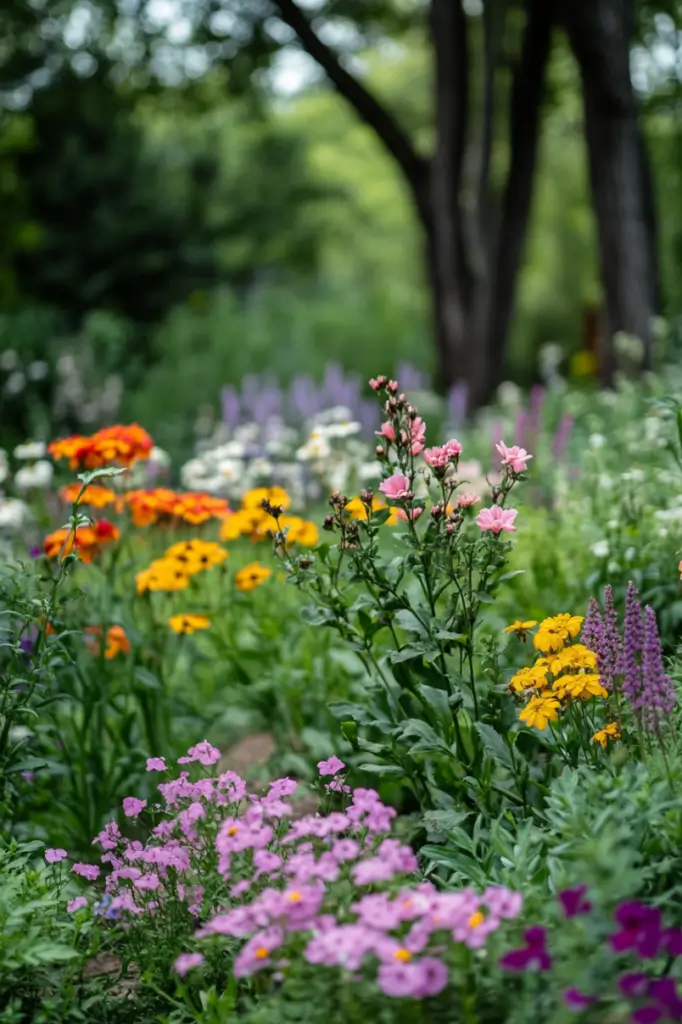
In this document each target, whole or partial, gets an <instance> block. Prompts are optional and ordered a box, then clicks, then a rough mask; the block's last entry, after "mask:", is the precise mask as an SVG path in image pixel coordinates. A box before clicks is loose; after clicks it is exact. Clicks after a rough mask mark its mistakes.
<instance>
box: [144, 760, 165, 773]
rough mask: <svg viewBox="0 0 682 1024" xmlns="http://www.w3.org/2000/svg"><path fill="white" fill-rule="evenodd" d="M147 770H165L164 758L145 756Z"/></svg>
mask: <svg viewBox="0 0 682 1024" xmlns="http://www.w3.org/2000/svg"><path fill="white" fill-rule="evenodd" d="M147 771H148V772H165V771H166V760H165V758H163V757H148V758H147Z"/></svg>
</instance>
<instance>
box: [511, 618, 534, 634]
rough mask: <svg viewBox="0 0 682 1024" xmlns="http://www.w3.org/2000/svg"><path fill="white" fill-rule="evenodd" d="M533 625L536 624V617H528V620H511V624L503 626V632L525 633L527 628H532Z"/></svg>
mask: <svg viewBox="0 0 682 1024" xmlns="http://www.w3.org/2000/svg"><path fill="white" fill-rule="evenodd" d="M533 626H537V620H536V619H530V620H529V621H528V622H519V620H518V619H517V620H516V622H512V624H511V626H505V627H504V631H505V633H525V632H526V630H527V629H532V628H533Z"/></svg>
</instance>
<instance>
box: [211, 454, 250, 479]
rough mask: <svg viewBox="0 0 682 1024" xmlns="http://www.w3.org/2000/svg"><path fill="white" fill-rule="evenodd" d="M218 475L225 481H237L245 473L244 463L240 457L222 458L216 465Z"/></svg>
mask: <svg viewBox="0 0 682 1024" xmlns="http://www.w3.org/2000/svg"><path fill="white" fill-rule="evenodd" d="M216 475H217V476H219V477H220V478H221V479H222V481H223V483H226V484H231V483H235V482H236V481H238V480H240V479H241V477H242V476H243V475H244V465H243V463H242V462H241V460H240V459H220V461H219V462H218V464H217V465H216Z"/></svg>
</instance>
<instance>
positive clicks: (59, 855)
mask: <svg viewBox="0 0 682 1024" xmlns="http://www.w3.org/2000/svg"><path fill="white" fill-rule="evenodd" d="M66 857H68V853H67V852H66V850H54V849H50V850H45V860H46V861H47V863H48V864H59V862H60V860H64V859H65V858H66Z"/></svg>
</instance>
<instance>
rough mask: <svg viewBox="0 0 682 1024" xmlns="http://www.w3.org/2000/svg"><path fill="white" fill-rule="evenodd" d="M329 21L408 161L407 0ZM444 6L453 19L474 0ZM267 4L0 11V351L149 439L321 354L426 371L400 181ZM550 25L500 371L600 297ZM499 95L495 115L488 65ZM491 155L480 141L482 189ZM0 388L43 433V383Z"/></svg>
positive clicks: (643, 82)
mask: <svg viewBox="0 0 682 1024" xmlns="http://www.w3.org/2000/svg"><path fill="white" fill-rule="evenodd" d="M301 6H302V7H304V8H306V10H308V9H310V12H311V15H314V14H315V13H316V5H315V4H308V5H304V4H302V5H301ZM635 7H636V13H637V15H638V35H637V39H636V40H635V42H634V44H633V49H632V52H631V66H632V69H633V71H632V76H633V81H634V84H635V86H636V88H637V90H638V96H639V100H640V104H641V115H642V123H643V127H644V131H645V135H646V139H647V145H648V152H649V157H650V160H651V163H652V167H653V177H654V184H655V194H656V202H657V206H658V222H659V236H660V237H659V259H660V277H661V281H662V294H663V310H662V311H663V312H664V313H665V315H666V316H667V317H669V318H674V317H677V316H679V315H680V314H682V309H681V308H680V305H681V303H682V298H681V295H680V289H679V284H678V282H679V279H680V272H681V271H682V187H681V186H682V180H681V179H682V159H681V158H682V121H681V120H680V118H679V114H678V111H679V103H680V63H681V61H680V46H679V32H678V29H677V27H676V24H677V18H678V15H679V10H678V4H677V3H674V2H666V0H661V2H660V3H643V2H641V3H640V2H638V3H636V4H635ZM337 9H338V11H339V16H338V17H335V16H334V10H332V12H331V15H330V16H329V18H328V25H327V24H326V23H325V24H324V25H323V26H322V27H323V28H327V29H328V33H327V36H328V37H329V38H330V39H331V41H332V43H333V44H334V45H335V46H336V48H337V49H338V50H343V49H344V48H346V49H347V51H348V55H349V56H348V61H349V64H348V66H349V67H350V68H351V69H352V70H353V72H354V74H355V75H356V77H357V78H359V79H360V80H361V81H362V82H363V83H365V85H366V87H367V88H368V89H369V90H371V91H372V92H373V93H375V94H376V95H379V96H381V98H382V102H383V104H384V106H385V107H386V108H387V109H388V110H390V111H394V112H396V113H398V114H399V116H400V120H401V123H402V124H403V126H404V127H405V128H406V129H409V131H410V133H411V136H412V139H413V141H414V144H415V146H416V147H417V149H418V150H419V151H420V152H422V151H423V152H426V151H427V150H429V149H430V148H431V146H432V142H433V139H432V136H433V128H432V122H433V114H432V102H431V96H430V93H431V76H432V68H431V62H430V55H429V52H428V43H427V42H425V37H424V33H423V32H422V31H421V28H422V27H423V26H422V24H421V23H422V21H423V16H424V5H422V4H420V3H417V2H415V3H407V2H406V3H389V2H380V0H372V2H371V3H370V2H369V0H362V2H361V3H358V2H357V0H356V2H355V3H353V2H351V0H345V2H344V3H343V4H338V5H337ZM465 9H466V11H467V14H468V17H470V18H471V19H474V20H475V19H476V18H477V17H479V18H480V15H481V11H482V10H483V5H481V4H476V3H469V4H466V5H465ZM275 13H276V12H275V9H274V7H271V6H270V5H269V3H268V2H267V0H262V2H261V0H258V2H255V0H254V2H252V3H249V4H246V3H238V2H235V0H231V2H225V3H223V4H222V5H221V4H216V3H208V4H200V3H199V4H190V5H187V4H183V3H182V2H181V0H177V2H170V0H169V2H167V3H161V2H160V0H155V2H143V0H139V2H137V0H126V2H124V3H123V2H121V3H119V2H113V0H100V2H95V0H87V2H83V0H31V2H25V0H6V2H5V3H4V4H3V5H2V11H0V39H1V40H2V42H0V207H1V208H2V211H3V215H2V218H0V350H5V351H6V350H10V351H14V352H16V353H17V354H18V356H19V364H20V372H22V373H24V376H25V377H26V372H25V371H26V367H27V366H28V365H29V364H31V365H32V364H34V363H35V362H38V363H42V362H45V363H47V364H48V365H49V367H50V368H53V367H54V366H56V364H57V363H58V361H59V359H60V358H61V357H62V356H63V355H64V353H66V354H67V355H68V356H69V357H70V358H74V359H76V360H77V361H78V362H79V364H80V365H81V366H82V367H83V368H84V373H85V375H86V377H87V379H88V380H91V381H92V387H97V388H103V387H105V386H106V381H107V379H108V378H110V377H111V375H117V376H118V378H119V379H120V381H121V386H122V401H123V406H122V410H120V411H121V414H125V415H129V416H135V417H137V418H138V419H140V420H141V421H143V422H144V423H145V425H146V426H147V427H148V428H149V429H150V430H151V431H152V433H154V432H155V431H156V430H157V428H159V429H160V430H161V433H162V435H163V438H164V440H165V441H166V442H167V443H169V444H170V445H171V446H172V445H174V444H178V445H182V444H185V443H186V441H187V437H188V435H189V434H190V433H191V429H192V423H193V420H194V417H195V416H196V412H197V409H198V408H199V407H200V406H201V405H202V404H206V403H208V404H210V405H213V406H214V407H215V408H217V407H218V404H219V389H220V386H221V385H224V384H229V383H236V382H238V381H239V380H240V379H241V378H242V377H243V375H244V374H246V373H249V372H254V371H256V372H263V371H268V372H271V373H273V374H274V375H276V376H278V377H279V378H280V379H281V380H282V382H283V383H286V381H287V380H288V379H290V378H291V377H292V376H294V375H295V374H296V373H298V372H301V371H302V370H305V371H306V372H308V373H310V374H312V375H313V376H318V377H319V376H320V375H321V373H322V370H323V368H324V366H325V364H327V363H328V362H329V361H335V362H338V363H340V364H341V365H342V366H344V367H346V368H348V369H352V370H358V371H359V372H361V373H363V374H365V375H368V374H370V373H372V372H377V371H387V372H390V371H391V370H392V369H393V368H394V367H395V366H396V365H397V364H398V363H399V362H400V361H402V360H409V361H411V362H412V363H414V364H416V365H417V366H418V367H419V368H421V369H423V370H426V371H428V372H431V371H433V369H434V366H435V355H434V350H433V344H432V341H431V328H430V323H429V299H428V294H427V287H426V284H425V281H424V271H423V262H422V253H421V248H422V242H421V237H420V231H419V226H418V224H417V223H416V218H415V215H414V211H413V207H412V203H411V200H410V197H409V195H408V190H407V188H406V186H405V182H404V180H403V179H402V177H401V175H400V174H399V171H398V169H397V167H396V165H395V163H394V161H393V160H391V159H390V157H389V156H388V155H387V153H386V151H385V149H384V148H383V147H382V146H381V144H380V142H379V141H378V139H377V137H376V135H375V133H374V132H373V131H372V130H371V129H369V128H368V127H367V126H366V125H365V124H363V123H362V121H361V120H360V119H358V118H357V117H356V116H355V114H354V113H353V111H352V110H351V109H350V108H349V107H348V106H347V105H346V104H345V103H344V101H343V99H342V98H341V97H340V96H339V95H337V94H336V93H335V92H334V91H333V90H332V89H331V88H330V87H329V86H328V85H327V84H326V82H325V80H324V76H323V75H322V74H321V73H320V72H319V71H318V70H317V69H316V67H315V66H314V65H313V63H312V62H311V61H307V62H305V61H304V60H303V57H302V56H301V54H300V51H299V50H298V49H297V48H296V46H295V45H294V42H293V35H292V33H291V31H290V30H289V29H287V28H286V27H285V26H284V24H283V23H282V22H281V21H280V22H275V20H274V16H275ZM318 13H321V10H320V12H318ZM512 27H513V23H512ZM322 35H323V36H324V33H322ZM327 36H325V38H327ZM555 36H556V37H555V40H554V45H553V47H552V53H551V60H550V64H549V68H548V75H547V86H546V92H545V96H544V100H543V110H542V134H541V143H540V153H539V164H538V171H537V183H536V189H535V194H534V198H533V203H532V211H531V218H530V228H529V233H528V238H527V245H526V249H525V258H524V262H523V268H522V272H521V275H520V279H519V282H518V293H517V301H516V309H515V315H514V318H513V325H512V330H511V335H510V343H509V352H508V357H507V365H508V372H509V375H510V376H512V377H513V378H515V379H516V380H517V381H518V382H520V383H522V384H529V383H531V382H532V381H533V379H534V377H535V374H536V367H537V353H538V349H539V348H540V346H542V345H543V344H545V343H547V342H549V341H552V342H558V343H559V344H560V345H562V346H563V347H564V350H565V352H566V353H567V354H569V355H570V353H572V352H575V351H577V350H578V349H579V348H580V346H581V344H582V343H583V341H582V337H583V324H584V318H585V314H586V311H589V310H590V309H593V308H598V307H599V305H600V303H601V302H602V293H601V284H600V279H599V272H598V258H597V243H596V231H595V220H594V214H593V208H592V200H591V197H590V189H589V182H588V174H587V160H586V148H585V141H584V131H583V123H582V120H583V114H582V100H581V94H580V76H579V72H578V69H577V66H576V63H575V60H574V58H573V56H572V54H571V51H570V49H569V47H568V44H567V42H566V40H565V39H564V37H563V36H562V34H561V33H560V32H558V31H557V32H556V34H555ZM480 45H481V44H480V40H479V37H478V36H475V37H474V42H473V46H474V48H475V47H477V46H480ZM499 89H500V90H501V94H500V96H499V97H498V102H499V104H500V106H504V105H505V103H506V102H507V100H506V97H505V89H506V91H507V93H508V91H509V75H507V76H506V77H505V76H504V75H502V77H501V79H500V85H499ZM506 159H507V155H505V149H504V144H503V145H502V148H501V149H499V150H496V151H495V153H494V154H493V165H492V168H491V176H492V178H493V180H495V178H496V176H498V177H499V176H500V175H501V174H502V173H503V167H502V164H504V163H505V161H506ZM498 164H499V166H498ZM8 360H9V361H7V360H6V362H7V367H8V368H9V369H10V370H11V369H12V368H11V367H10V363H11V357H8ZM22 367H23V369H21V368H22ZM3 369H4V367H3ZM28 376H29V377H30V374H29V375H28ZM3 379H4V384H2V387H3V389H4V390H3V395H2V406H1V408H2V418H3V422H4V423H7V422H8V421H9V420H10V419H11V422H12V427H13V429H15V430H16V432H17V433H18V434H22V433H23V434H26V433H35V432H36V431H38V432H40V431H43V432H45V433H46V434H47V433H49V432H50V428H51V425H50V423H49V422H45V417H43V421H41V420H40V416H39V415H38V413H37V412H36V410H37V409H38V408H39V407H40V408H42V405H41V403H45V402H46V403H47V405H48V406H49V405H50V401H51V397H50V395H49V394H48V392H49V391H50V389H51V388H54V387H55V386H56V385H55V384H54V381H53V374H52V373H50V374H49V375H48V376H47V377H45V378H42V384H40V386H36V387H35V388H33V390H32V391H31V394H32V395H33V399H31V397H30V395H28V396H27V392H26V390H25V388H24V387H22V386H20V381H19V379H18V378H17V377H16V376H15V377H14V378H13V379H14V383H13V384H12V383H11V380H12V374H11V373H9V376H8V375H7V374H5V377H4V378H3ZM25 385H26V387H28V383H27V382H26V381H25ZM41 389H42V390H41ZM29 390H30V389H29ZM52 397H54V396H52ZM72 418H73V419H74V422H71V423H69V414H68V412H67V413H65V415H64V423H63V424H61V425H62V426H63V427H68V426H72V427H73V426H76V425H77V424H76V422H75V420H76V419H78V417H77V416H76V415H75V412H74V416H73V417H72Z"/></svg>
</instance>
